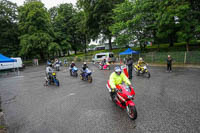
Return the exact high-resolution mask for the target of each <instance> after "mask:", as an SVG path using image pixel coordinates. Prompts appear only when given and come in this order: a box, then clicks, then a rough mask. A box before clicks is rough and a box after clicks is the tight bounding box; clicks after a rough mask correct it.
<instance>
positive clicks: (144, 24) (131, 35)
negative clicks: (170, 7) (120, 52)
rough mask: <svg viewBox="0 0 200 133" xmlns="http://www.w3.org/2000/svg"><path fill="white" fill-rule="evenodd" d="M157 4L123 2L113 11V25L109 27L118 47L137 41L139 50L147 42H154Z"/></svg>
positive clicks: (151, 2) (134, 1) (145, 0)
mask: <svg viewBox="0 0 200 133" xmlns="http://www.w3.org/2000/svg"><path fill="white" fill-rule="evenodd" d="M157 5H158V2H156V1H154V0H142V1H138V0H133V1H129V0H125V2H123V3H121V4H119V5H118V6H117V7H116V8H115V9H114V10H113V11H114V17H113V19H114V22H115V23H114V24H113V25H112V26H110V29H111V31H112V33H113V35H115V36H116V41H117V43H118V44H119V45H127V44H129V43H133V42H135V41H138V42H139V44H140V48H141V50H144V49H145V47H146V44H147V42H149V41H155V40H156V35H155V33H156V31H157V28H156V13H157V11H156V9H155V8H154V7H157Z"/></svg>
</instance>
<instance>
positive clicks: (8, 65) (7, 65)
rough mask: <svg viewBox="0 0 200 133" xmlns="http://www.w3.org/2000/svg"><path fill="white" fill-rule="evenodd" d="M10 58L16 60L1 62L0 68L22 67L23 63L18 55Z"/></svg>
mask: <svg viewBox="0 0 200 133" xmlns="http://www.w3.org/2000/svg"><path fill="white" fill-rule="evenodd" d="M11 59H15V60H16V62H3V63H0V70H7V69H13V68H22V67H24V66H23V64H22V59H21V58H20V57H16V58H11Z"/></svg>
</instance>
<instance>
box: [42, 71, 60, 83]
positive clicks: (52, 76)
mask: <svg viewBox="0 0 200 133" xmlns="http://www.w3.org/2000/svg"><path fill="white" fill-rule="evenodd" d="M45 79H46V83H45V86H47V85H51V84H55V85H56V86H60V82H59V80H58V79H57V78H56V73H55V72H52V73H50V76H49V78H48V75H47V77H45Z"/></svg>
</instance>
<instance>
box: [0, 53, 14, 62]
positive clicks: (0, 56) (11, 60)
mask: <svg viewBox="0 0 200 133" xmlns="http://www.w3.org/2000/svg"><path fill="white" fill-rule="evenodd" d="M6 62H16V60H15V59H10V58H8V57H6V56H4V55H2V54H0V63H6Z"/></svg>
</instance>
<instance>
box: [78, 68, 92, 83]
mask: <svg viewBox="0 0 200 133" xmlns="http://www.w3.org/2000/svg"><path fill="white" fill-rule="evenodd" d="M91 75H92V72H91V71H90V70H89V69H88V68H86V70H85V71H83V70H82V73H81V74H80V79H81V80H85V81H86V80H87V81H88V82H89V83H92V76H91Z"/></svg>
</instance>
